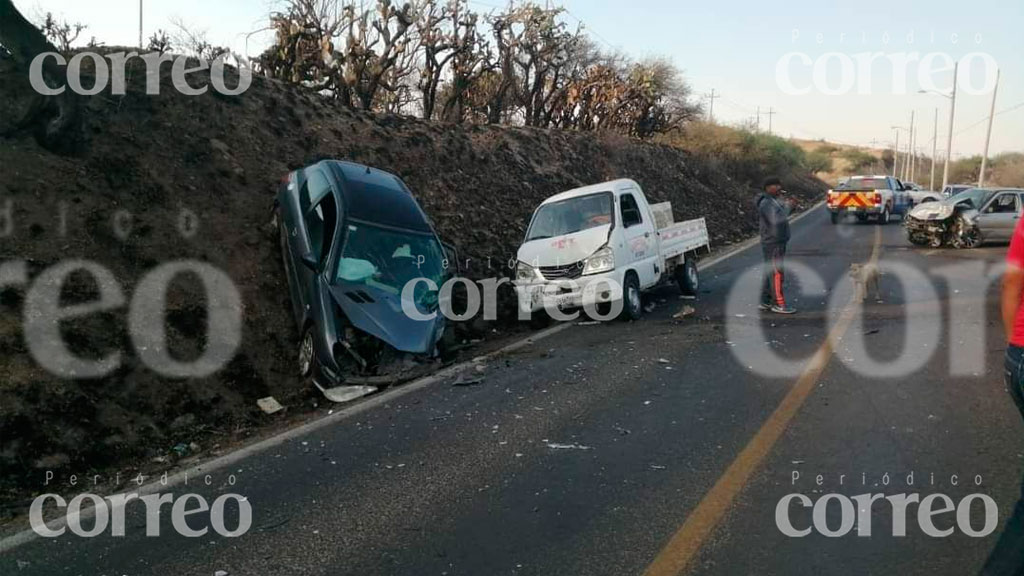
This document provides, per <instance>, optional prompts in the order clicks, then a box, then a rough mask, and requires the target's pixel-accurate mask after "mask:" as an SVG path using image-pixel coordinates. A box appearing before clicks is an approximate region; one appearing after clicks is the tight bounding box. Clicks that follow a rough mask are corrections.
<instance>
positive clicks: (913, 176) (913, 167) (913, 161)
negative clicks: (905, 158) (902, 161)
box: [910, 128, 921, 183]
mask: <svg viewBox="0 0 1024 576" xmlns="http://www.w3.org/2000/svg"><path fill="white" fill-rule="evenodd" d="M920 131H921V130H920V128H914V134H913V135H912V136H913V139H912V140H911V142H913V145H912V146H911V150H912V151H911V153H910V181H911V182H914V183H917V148H918V146H919V144H918V142H917V133H918V132H920Z"/></svg>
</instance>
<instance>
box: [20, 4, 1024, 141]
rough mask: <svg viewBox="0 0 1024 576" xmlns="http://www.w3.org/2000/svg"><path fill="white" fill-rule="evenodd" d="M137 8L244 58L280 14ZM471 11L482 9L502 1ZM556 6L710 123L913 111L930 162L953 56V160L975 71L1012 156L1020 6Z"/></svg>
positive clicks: (830, 128) (1021, 67)
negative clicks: (690, 94) (654, 66)
mask: <svg viewBox="0 0 1024 576" xmlns="http://www.w3.org/2000/svg"><path fill="white" fill-rule="evenodd" d="M144 1H145V13H144V20H143V30H144V35H145V36H146V37H147V38H148V37H149V35H150V34H152V33H153V32H154V31H156V30H157V29H165V30H172V29H173V24H172V23H171V22H172V20H180V21H182V22H184V23H186V24H187V25H188V26H190V27H192V29H194V30H205V31H206V33H207V36H208V39H209V40H210V41H211V42H213V43H214V44H221V45H228V46H231V47H232V48H233V49H234V50H235V51H237V52H239V53H248V54H249V55H251V56H255V55H257V54H259V52H260V51H261V50H262V48H263V47H265V46H266V45H267V43H268V42H269V41H270V36H269V34H268V33H267V32H262V33H261V32H260V30H261V29H264V28H265V27H266V25H267V16H268V14H269V13H270V12H271V11H272V10H273V9H274V8H275V7H278V6H280V0H216V1H211V0H204V1H200V0H175V1H173V2H171V1H167V0H163V1H158V0H144ZM554 3H555V4H559V2H557V1H556V2H554ZM470 4H471V5H472V6H473V7H474V8H476V9H477V10H480V11H481V12H488V11H490V10H492V9H495V8H497V7H498V5H499V4H503V0H479V1H477V0H470ZM15 5H16V6H18V7H19V8H20V9H21V10H22V12H23V13H24V14H25V15H26V16H27V17H28V18H30V19H33V20H39V19H40V18H41V17H42V15H43V14H45V13H46V12H48V11H49V12H53V13H55V14H57V15H61V16H63V17H64V18H66V19H68V20H70V21H77V22H82V23H84V24H87V25H88V26H89V28H88V30H87V31H86V32H85V33H83V41H87V40H88V38H89V37H91V36H95V37H96V38H97V39H98V40H99V41H101V42H104V43H106V44H120V45H135V44H137V42H138V26H139V2H138V0H104V1H98V0H15ZM560 5H562V6H564V7H565V8H566V9H567V12H566V15H565V19H566V21H567V23H569V24H571V25H572V26H576V25H578V24H579V23H582V24H583V26H584V27H585V29H586V31H587V32H588V33H589V34H590V35H591V36H592V37H593V38H594V39H595V40H596V41H597V42H599V43H600V44H602V45H604V46H605V47H607V48H608V49H609V50H618V51H619V52H622V53H624V54H627V55H629V56H631V57H634V58H637V59H642V58H646V57H667V58H669V59H671V60H672V61H673V62H674V63H675V64H676V66H677V67H679V68H680V69H681V70H682V71H683V72H684V76H685V77H686V79H687V80H688V82H689V83H690V85H691V86H692V87H693V91H694V98H703V100H704V103H705V105H707V103H708V102H709V100H708V99H707V98H706V97H705V95H706V94H708V93H710V92H711V90H714V91H715V94H716V95H720V96H719V97H717V98H716V99H715V100H714V108H713V111H714V116H715V120H717V121H719V122H725V123H738V122H745V121H750V120H753V119H754V118H755V117H756V116H757V113H758V110H759V109H760V110H761V112H762V115H761V122H760V126H761V129H762V130H767V129H768V122H769V115H768V114H767V112H768V111H769V110H770V111H771V112H773V114H772V115H771V116H770V118H771V128H772V131H773V133H776V134H779V135H782V136H793V137H797V138H807V139H827V140H831V141H835V142H842V143H848V144H856V145H863V146H875V147H886V146H891V145H892V143H893V140H894V137H895V135H896V133H897V132H899V133H900V136H899V137H900V140H901V142H903V143H905V142H906V137H907V134H908V132H909V131H908V130H907V129H908V128H909V126H910V120H911V113H912V112H913V113H914V116H915V126H916V127H918V128H919V132H918V135H917V142H918V143H919V144H920V148H921V150H922V151H925V152H926V153H930V152H931V147H932V140H933V134H934V133H935V131H936V123H935V115H936V110H938V125H937V130H938V134H939V137H938V143H939V144H938V147H939V150H940V155H941V153H942V150H943V149H944V147H945V142H946V132H947V127H948V125H949V124H948V117H949V111H950V110H949V109H950V101H949V99H948V97H943V96H941V95H938V94H932V93H926V94H921V93H919V90H920V89H921V88H922V86H924V87H926V88H929V89H932V90H934V91H938V92H946V93H948V91H949V88H950V87H951V86H952V76H953V73H952V69H951V68H949V67H948V62H952V61H954V60H956V61H960V62H961V71H960V82H958V86H960V90H959V91H958V96H957V105H956V111H955V114H956V116H955V121H954V123H953V126H954V140H953V155H954V157H963V156H970V155H979V154H981V153H982V151H983V149H984V143H985V134H986V127H987V122H986V118H987V117H988V115H989V109H990V106H991V102H992V91H991V87H992V86H993V85H994V81H995V78H994V74H992V71H994V68H991V69H989V70H986V63H991V64H992V66H998V68H999V70H1000V74H1001V76H1000V81H999V88H998V93H997V99H996V113H997V115H996V118H995V122H994V126H993V133H992V140H991V147H990V151H991V154H996V153H999V152H1004V151H1011V150H1015V151H1024V29H1022V25H1024V2H1022V1H1021V0H972V1H971V2H964V1H963V0H927V1H920V0H909V1H903V2H898V3H897V2H892V1H891V0H844V1H840V2H837V1H835V0H787V1H786V2H785V3H783V2H764V1H763V0H718V1H710V2H709V1H701V2H697V1H692V0H628V1H626V0H562V1H561V2H560ZM872 55H874V56H872ZM928 55H931V56H928ZM947 57H948V62H947V61H946V58H947ZM901 60H902V61H903V63H902V64H895V65H894V62H897V63H898V62H900V61H901ZM780 61H781V62H782V64H781V67H782V71H783V72H782V74H781V78H780V72H779V69H780ZM924 61H928V63H927V65H925V64H923V63H922V62H924ZM944 68H945V69H944ZM815 72H817V73H818V75H817V77H816V76H815ZM844 74H845V75H844ZM844 82H849V83H847V84H845V85H844ZM921 82H924V84H922V83H921ZM851 83H852V85H851ZM901 84H903V86H902V87H901V86H900V85H901ZM1018 106H1019V107H1018ZM894 127H901V128H902V131H898V130H897V129H894Z"/></svg>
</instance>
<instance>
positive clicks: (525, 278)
mask: <svg viewBox="0 0 1024 576" xmlns="http://www.w3.org/2000/svg"><path fill="white" fill-rule="evenodd" d="M537 279H538V276H537V269H536V268H534V267H533V266H530V265H529V264H527V263H526V262H520V263H518V264H517V265H516V283H517V284H532V283H534V282H536V281H537Z"/></svg>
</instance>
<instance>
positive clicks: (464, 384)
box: [452, 378, 484, 388]
mask: <svg viewBox="0 0 1024 576" xmlns="http://www.w3.org/2000/svg"><path fill="white" fill-rule="evenodd" d="M483 383H484V379H483V378H467V379H462V378H459V379H458V380H456V381H455V382H454V383H452V386H453V387H457V388H468V387H470V386H479V385H481V384H483Z"/></svg>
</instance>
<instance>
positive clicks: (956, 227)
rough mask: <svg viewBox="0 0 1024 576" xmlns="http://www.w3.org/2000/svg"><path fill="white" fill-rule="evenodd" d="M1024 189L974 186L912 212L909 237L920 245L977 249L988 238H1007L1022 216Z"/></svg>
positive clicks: (909, 217)
mask: <svg viewBox="0 0 1024 576" xmlns="http://www.w3.org/2000/svg"><path fill="white" fill-rule="evenodd" d="M1022 196H1024V190H1021V189H1017V188H971V189H968V190H965V191H963V192H960V193H959V194H957V195H955V196H953V197H951V198H947V199H945V200H943V201H941V202H929V203H927V204H923V205H921V206H918V207H916V208H914V209H913V210H911V211H910V214H908V215H907V218H906V219H905V221H904V226H905V227H906V230H907V238H908V239H909V240H910V242H911V243H912V244H916V245H918V246H931V247H933V248H940V247H942V246H952V247H954V248H974V247H976V246H980V245H981V244H982V243H983V242H987V241H996V242H998V241H1008V240H1010V238H1011V237H1012V235H1013V230H1014V228H1015V227H1016V225H1017V221H1018V220H1019V219H1020V215H1021V207H1022V206H1024V202H1022V198H1021V197H1022Z"/></svg>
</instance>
